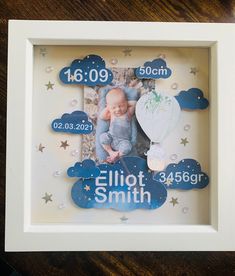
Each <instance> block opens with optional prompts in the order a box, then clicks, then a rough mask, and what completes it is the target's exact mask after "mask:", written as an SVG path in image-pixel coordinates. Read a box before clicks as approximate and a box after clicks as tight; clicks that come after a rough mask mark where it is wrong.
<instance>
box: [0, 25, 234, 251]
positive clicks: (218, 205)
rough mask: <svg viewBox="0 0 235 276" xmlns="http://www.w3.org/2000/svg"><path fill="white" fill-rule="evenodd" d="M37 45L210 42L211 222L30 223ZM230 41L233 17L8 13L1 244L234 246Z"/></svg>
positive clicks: (25, 247)
mask: <svg viewBox="0 0 235 276" xmlns="http://www.w3.org/2000/svg"><path fill="white" fill-rule="evenodd" d="M34 45H91V46H92V45H112V46H126V47H128V46H164V47H207V48H209V50H210V51H209V52H210V60H209V62H210V72H209V76H210V77H209V84H210V87H209V95H210V99H209V100H210V126H209V127H210V225H132V224H129V223H128V224H120V225H96V224H95V225H85V224H84V225H81V224H79V225H78V224H77V225H76V224H43V225H33V224H31V221H30V218H31V215H30V193H31V183H30V181H31V176H30V175H31V147H32V141H31V126H32V120H31V114H32V112H33V111H32V88H33V47H34ZM234 49H235V25H234V24H204V23H139V22H74V21H70V22H64V21H17V20H12V21H10V22H9V48H8V103H7V104H8V108H7V119H8V122H7V166H6V173H7V177H6V235H5V250H6V251H84V250H85V251H88V250H123V251H124V250H141V251H147V250H155V251H162V250H164V251H170V250H177V251H178V250H184V251H185V250H234V249H235V234H234V233H235V220H234V214H235V177H234V174H233V172H234V164H235V162H234V156H233V155H234V153H235V135H234V134H235V124H234V121H233V120H234V117H235V108H234V105H235V81H234V79H235V50H234Z"/></svg>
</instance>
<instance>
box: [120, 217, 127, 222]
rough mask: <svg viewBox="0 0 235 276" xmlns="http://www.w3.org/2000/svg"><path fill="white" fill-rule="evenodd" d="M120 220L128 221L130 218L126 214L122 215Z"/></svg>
mask: <svg viewBox="0 0 235 276" xmlns="http://www.w3.org/2000/svg"><path fill="white" fill-rule="evenodd" d="M120 220H121V221H122V222H126V221H128V218H127V217H126V216H122V217H121V218H120Z"/></svg>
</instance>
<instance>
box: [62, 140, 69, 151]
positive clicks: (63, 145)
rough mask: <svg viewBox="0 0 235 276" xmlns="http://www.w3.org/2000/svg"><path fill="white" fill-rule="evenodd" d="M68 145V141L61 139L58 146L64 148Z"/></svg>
mask: <svg viewBox="0 0 235 276" xmlns="http://www.w3.org/2000/svg"><path fill="white" fill-rule="evenodd" d="M68 146H69V144H68V141H67V140H66V141H61V145H60V148H64V150H66V148H67V147H68Z"/></svg>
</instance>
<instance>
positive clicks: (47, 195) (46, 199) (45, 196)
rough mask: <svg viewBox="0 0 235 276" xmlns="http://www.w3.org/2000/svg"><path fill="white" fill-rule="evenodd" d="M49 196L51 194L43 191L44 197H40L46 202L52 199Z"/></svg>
mask: <svg viewBox="0 0 235 276" xmlns="http://www.w3.org/2000/svg"><path fill="white" fill-rule="evenodd" d="M51 197H52V194H50V195H49V194H48V193H45V195H44V197H42V199H44V200H45V203H47V202H48V201H52V199H51Z"/></svg>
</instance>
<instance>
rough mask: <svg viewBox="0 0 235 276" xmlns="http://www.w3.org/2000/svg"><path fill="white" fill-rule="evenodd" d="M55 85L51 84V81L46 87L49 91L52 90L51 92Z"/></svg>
mask: <svg viewBox="0 0 235 276" xmlns="http://www.w3.org/2000/svg"><path fill="white" fill-rule="evenodd" d="M54 85H55V84H54V83H51V82H50V81H49V82H48V83H47V84H45V86H46V87H47V90H49V89H51V90H53V86H54Z"/></svg>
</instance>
